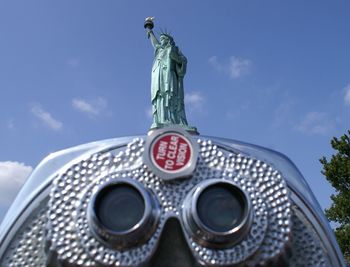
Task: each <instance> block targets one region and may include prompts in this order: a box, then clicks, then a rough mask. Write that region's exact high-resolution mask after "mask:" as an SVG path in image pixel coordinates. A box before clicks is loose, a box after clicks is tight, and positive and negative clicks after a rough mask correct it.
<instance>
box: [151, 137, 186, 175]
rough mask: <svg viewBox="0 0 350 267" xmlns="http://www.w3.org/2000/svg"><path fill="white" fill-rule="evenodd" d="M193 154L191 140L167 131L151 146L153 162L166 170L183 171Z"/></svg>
mask: <svg viewBox="0 0 350 267" xmlns="http://www.w3.org/2000/svg"><path fill="white" fill-rule="evenodd" d="M191 156H192V147H191V144H190V142H189V141H188V140H187V139H186V138H185V137H183V136H182V135H179V134H176V133H166V134H164V135H162V136H160V137H158V138H157V139H156V140H155V141H154V142H153V145H152V147H151V157H152V161H153V163H154V164H155V165H156V167H158V168H159V169H161V170H162V171H165V172H177V171H181V170H182V169H183V168H185V167H186V166H187V164H188V163H189V161H190V160H191Z"/></svg>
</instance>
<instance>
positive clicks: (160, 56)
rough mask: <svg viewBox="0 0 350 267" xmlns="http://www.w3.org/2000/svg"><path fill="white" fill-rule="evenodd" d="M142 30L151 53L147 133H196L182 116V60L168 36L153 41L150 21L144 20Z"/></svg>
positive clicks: (164, 35) (184, 72) (183, 109)
mask: <svg viewBox="0 0 350 267" xmlns="http://www.w3.org/2000/svg"><path fill="white" fill-rule="evenodd" d="M144 26H145V29H146V30H147V35H148V38H150V39H151V42H152V45H153V47H154V51H155V58H154V62H153V66H152V82H151V100H152V114H153V123H152V125H151V129H155V128H162V127H165V126H170V125H174V124H176V125H180V126H182V127H183V128H184V129H186V130H188V131H190V132H197V131H196V128H195V127H190V126H188V123H187V119H186V114H185V105H184V85H183V80H184V76H185V74H186V66H187V59H186V57H185V56H184V55H183V54H182V53H181V51H180V49H179V48H178V47H177V46H176V45H175V42H174V39H173V37H171V36H170V35H169V34H166V33H162V34H161V35H160V38H159V41H158V40H157V38H156V36H155V35H154V33H153V31H152V28H153V26H154V24H153V17H148V18H146V21H145V24H144Z"/></svg>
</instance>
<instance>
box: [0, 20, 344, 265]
mask: <svg viewBox="0 0 350 267" xmlns="http://www.w3.org/2000/svg"><path fill="white" fill-rule="evenodd" d="M150 25H153V20H152V19H150V18H148V20H146V23H145V27H146V29H147V33H148V36H149V38H151V41H152V44H153V45H154V47H155V50H156V60H155V63H154V66H153V71H152V106H153V124H152V126H151V130H150V131H149V132H148V135H145V136H137V137H122V138H116V139H110V140H104V141H99V142H94V143H89V144H84V145H81V146H77V147H73V148H70V149H66V150H63V151H60V152H56V153H54V154H51V155H49V156H48V157H47V158H46V159H44V160H43V161H42V162H41V163H40V164H39V166H38V167H37V168H36V169H35V170H34V172H33V173H32V175H31V176H30V178H29V179H28V180H27V182H26V184H25V185H24V186H23V188H22V190H21V192H20V193H19V195H18V196H17V198H16V200H15V202H14V203H13V205H12V207H11V208H10V210H9V212H8V214H7V216H6V218H5V219H4V221H3V224H2V225H1V229H0V242H1V243H0V265H1V266H13V267H21V266H23V267H29V266H33V267H34V266H35V267H38V266H62V267H74V266H82V267H87V266H94V267H95V266H96V267H103V266H122V267H135V266H156V267H159V266H160V267H173V266H181V267H190V266H217V267H221V266H222V267H224V266H225V267H228V266H292V267H294V266H309V267H313V266H334V267H338V266H339V267H340V266H345V263H344V260H343V257H342V255H341V252H340V250H339V247H338V244H337V242H336V240H335V237H334V235H333V233H332V230H331V229H330V227H329V224H328V222H327V220H326V218H325V217H324V215H323V213H322V211H321V209H320V207H319V204H318V203H317V201H316V200H315V197H314V196H313V194H312V192H311V190H310V188H309V187H308V185H307V184H306V182H305V180H304V178H303V177H302V175H301V174H300V172H299V171H298V170H297V169H296V167H295V166H294V164H293V163H292V162H291V161H290V160H289V159H288V158H287V157H285V156H284V155H282V154H280V153H278V152H275V151H272V150H270V149H267V148H263V147H259V146H256V145H252V144H247V143H243V142H239V141H234V140H228V139H222V138H217V137H207V136H202V135H199V134H198V132H197V130H196V128H194V127H191V126H188V124H187V120H186V117H185V112H184V105H183V83H182V80H183V76H184V73H185V69H186V63H187V61H186V58H185V57H184V55H183V54H182V53H181V52H180V50H179V49H178V48H177V47H176V46H175V43H174V40H173V38H172V37H171V36H170V35H168V34H163V35H161V37H160V39H161V41H158V40H157V38H156V37H155V35H154V34H153V32H152V29H151V26H150ZM162 36H163V37H162ZM172 60H174V61H172ZM166 64H170V65H168V66H167V65H166ZM172 75H174V76H173V77H171V76H172ZM164 79H169V80H168V82H165V80H164ZM159 81H164V83H163V82H159ZM169 84H170V85H169ZM167 86H168V87H167ZM170 92H171V93H170ZM174 96H176V97H175V98H176V99H177V100H176V101H175V100H174Z"/></svg>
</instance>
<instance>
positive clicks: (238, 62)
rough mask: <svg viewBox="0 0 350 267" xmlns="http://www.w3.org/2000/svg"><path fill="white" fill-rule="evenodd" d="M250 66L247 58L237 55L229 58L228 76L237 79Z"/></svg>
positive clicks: (246, 72) (248, 69) (244, 73)
mask: <svg viewBox="0 0 350 267" xmlns="http://www.w3.org/2000/svg"><path fill="white" fill-rule="evenodd" d="M250 68H251V61H250V60H249V59H242V58H238V57H231V58H230V65H229V71H230V77H231V78H233V79H237V78H239V77H241V76H243V75H246V74H248V73H249V71H250Z"/></svg>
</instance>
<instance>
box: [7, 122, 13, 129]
mask: <svg viewBox="0 0 350 267" xmlns="http://www.w3.org/2000/svg"><path fill="white" fill-rule="evenodd" d="M7 128H8V129H10V130H13V129H15V123H14V121H13V120H9V121H8V122H7Z"/></svg>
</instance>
